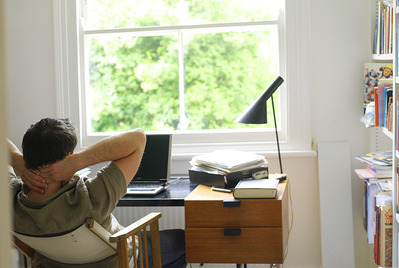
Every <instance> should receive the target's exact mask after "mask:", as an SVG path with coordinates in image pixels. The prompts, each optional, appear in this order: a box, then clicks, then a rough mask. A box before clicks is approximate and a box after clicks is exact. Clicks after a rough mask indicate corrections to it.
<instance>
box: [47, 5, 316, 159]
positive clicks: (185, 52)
mask: <svg viewBox="0 0 399 268" xmlns="http://www.w3.org/2000/svg"><path fill="white" fill-rule="evenodd" d="M70 2H73V1H69V2H68V1H65V0H58V1H57V2H56V4H55V9H54V10H55V18H56V20H55V21H56V27H55V28H56V30H55V32H56V54H58V59H59V61H58V62H57V65H56V66H57V67H58V68H57V69H58V70H59V71H58V72H57V73H58V75H59V77H58V79H57V81H59V85H58V100H59V101H58V106H59V107H60V108H59V114H60V116H68V117H71V118H72V120H74V121H75V122H76V121H78V122H79V128H80V135H81V140H82V141H83V146H85V145H88V144H90V143H92V142H94V141H95V140H97V139H99V138H102V137H104V136H106V135H109V132H115V131H123V130H127V129H131V128H132V127H141V128H143V129H144V130H146V131H168V132H173V134H174V141H173V143H174V153H182V154H185V153H187V154H189V153H198V152H203V151H209V150H212V148H213V149H214V148H215V145H217V146H218V148H229V147H234V148H237V146H239V145H243V146H245V148H247V149H248V150H253V151H257V150H259V148H260V147H259V145H262V146H263V147H261V148H264V149H261V150H263V151H264V150H268V146H269V145H270V146H272V147H270V148H273V149H274V146H275V136H274V129H273V120H272V112H271V105H270V104H268V110H269V111H268V118H269V120H268V122H269V123H268V124H267V125H266V126H264V125H242V124H238V123H234V120H235V118H237V117H238V116H239V115H240V114H241V112H242V111H244V110H245V109H246V107H247V106H248V105H250V103H251V102H252V101H253V100H255V99H256V98H257V97H258V96H259V95H260V94H261V93H262V92H263V90H264V89H265V88H266V86H267V85H268V84H269V83H270V82H272V81H273V80H274V78H275V77H276V76H277V75H281V76H282V77H283V78H284V79H285V80H286V82H285V83H284V84H283V85H282V86H281V87H280V88H279V90H277V91H276V93H275V105H276V116H277V120H278V130H279V138H280V141H281V144H282V149H284V148H291V149H292V148H295V149H297V148H300V149H303V148H306V147H309V146H308V144H309V142H305V143H303V142H302V144H301V145H299V146H298V144H300V143H301V142H299V143H298V140H302V141H303V140H304V139H303V137H304V136H306V135H302V134H300V137H299V136H298V133H299V132H297V131H296V130H297V129H298V128H299V129H300V128H301V127H300V126H299V127H298V125H296V124H295V123H293V122H292V121H291V120H292V118H295V115H294V116H293V117H291V116H290V115H289V114H290V109H291V110H292V111H298V109H294V108H291V105H289V98H288V97H289V96H290V97H291V95H292V96H294V97H295V94H296V92H295V86H293V87H292V88H294V89H291V87H290V93H289V94H287V84H288V83H289V82H290V81H294V79H291V80H289V79H287V78H288V75H289V72H288V70H289V68H288V64H289V62H290V60H289V58H288V57H287V52H289V50H287V46H286V44H288V42H287V40H288V39H289V37H288V36H287V29H288V28H287V26H288V24H287V21H286V16H285V12H286V11H289V10H291V9H290V8H291V7H293V8H295V5H297V4H296V3H295V1H293V0H290V1H276V0H234V1H231V0H201V1H198V0H175V1H174V0H151V1H150V0H140V1H139V0H137V1H127V0H126V1H122V0H121V1H105V0H103V1H98V0H97V1H94V0H86V1H82V2H78V3H77V4H76V3H70ZM290 2H292V3H290ZM284 6H285V8H283V7H284ZM303 7H306V6H305V5H304V6H303ZM292 10H294V9H292ZM298 13H299V11H298ZM57 22H58V24H57ZM64 24H65V25H66V26H64ZM296 27H298V26H296ZM57 40H58V41H57ZM63 42H65V43H67V44H66V46H65V47H64V46H63ZM57 44H58V46H57ZM295 49H296V50H298V47H296V48H295ZM293 58H295V57H293ZM65 61H67V63H65ZM292 62H295V61H294V60H292ZM64 69H67V70H68V72H65V71H64ZM297 72H298V71H297ZM292 77H294V76H292ZM299 80H300V79H299ZM72 84H74V85H76V88H73V86H72ZM290 85H294V83H291V84H290ZM305 86H306V84H305ZM292 90H294V92H291V91H292ZM296 106H299V105H298V104H296ZM288 107H290V109H289V108H288ZM299 108H303V107H299ZM302 114H303V113H302ZM297 116H300V114H298V113H297ZM304 120H305V121H306V119H304ZM306 125H307V123H305V127H306ZM291 126H293V127H295V128H296V129H295V131H296V136H297V138H295V137H294V138H293V135H291V134H292V133H291V134H290V132H289V131H288V129H293V128H292V127H291ZM305 132H306V131H305ZM298 137H299V138H298ZM303 144H305V145H303ZM274 150H275V149H274Z"/></svg>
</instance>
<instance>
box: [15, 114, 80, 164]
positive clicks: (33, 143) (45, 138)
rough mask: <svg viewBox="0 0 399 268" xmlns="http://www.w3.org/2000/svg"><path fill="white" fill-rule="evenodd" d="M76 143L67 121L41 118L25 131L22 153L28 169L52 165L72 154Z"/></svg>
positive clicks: (76, 140)
mask: <svg viewBox="0 0 399 268" xmlns="http://www.w3.org/2000/svg"><path fill="white" fill-rule="evenodd" d="M77 142H78V138H77V134H76V130H75V127H74V126H72V124H71V123H70V122H69V120H68V119H54V118H43V119H41V120H40V121H38V122H37V123H36V124H34V125H31V127H30V128H29V129H28V130H27V131H26V133H25V135H24V137H23V140H22V151H23V155H24V160H25V165H26V168H28V169H37V168H39V167H42V166H44V165H47V164H53V163H55V162H57V161H60V160H62V159H64V158H65V157H66V156H67V155H68V154H70V153H73V151H74V150H75V147H76V144H77Z"/></svg>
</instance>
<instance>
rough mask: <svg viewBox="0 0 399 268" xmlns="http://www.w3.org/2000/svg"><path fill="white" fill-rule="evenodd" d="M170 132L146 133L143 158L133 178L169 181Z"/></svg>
mask: <svg viewBox="0 0 399 268" xmlns="http://www.w3.org/2000/svg"><path fill="white" fill-rule="evenodd" d="M171 147H172V135H171V134H147V143H146V146H145V150H144V154H143V158H142V160H141V163H140V167H139V169H138V171H137V173H136V175H135V176H134V178H133V180H140V181H160V180H168V181H169V168H170V156H171Z"/></svg>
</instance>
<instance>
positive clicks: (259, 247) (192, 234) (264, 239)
mask: <svg viewBox="0 0 399 268" xmlns="http://www.w3.org/2000/svg"><path fill="white" fill-rule="evenodd" d="M225 230H226V229H223V228H186V231H185V236H186V257H187V262H188V263H283V255H284V252H283V244H282V242H283V234H282V228H279V227H276V228H241V229H234V230H232V232H230V233H231V235H225ZM229 230H231V229H229ZM228 233H229V232H228Z"/></svg>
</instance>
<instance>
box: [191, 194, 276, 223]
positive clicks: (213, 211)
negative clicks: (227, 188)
mask: <svg viewBox="0 0 399 268" xmlns="http://www.w3.org/2000/svg"><path fill="white" fill-rule="evenodd" d="M236 201H238V202H239V203H238V204H237V205H239V206H237V207H226V206H224V204H225V203H224V202H223V200H204V201H198V200H194V201H191V200H186V201H185V204H184V206H185V216H186V218H185V221H186V227H223V228H226V227H227V228H229V227H232V226H233V227H281V226H282V220H283V218H282V203H281V200H276V199H248V200H236Z"/></svg>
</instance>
